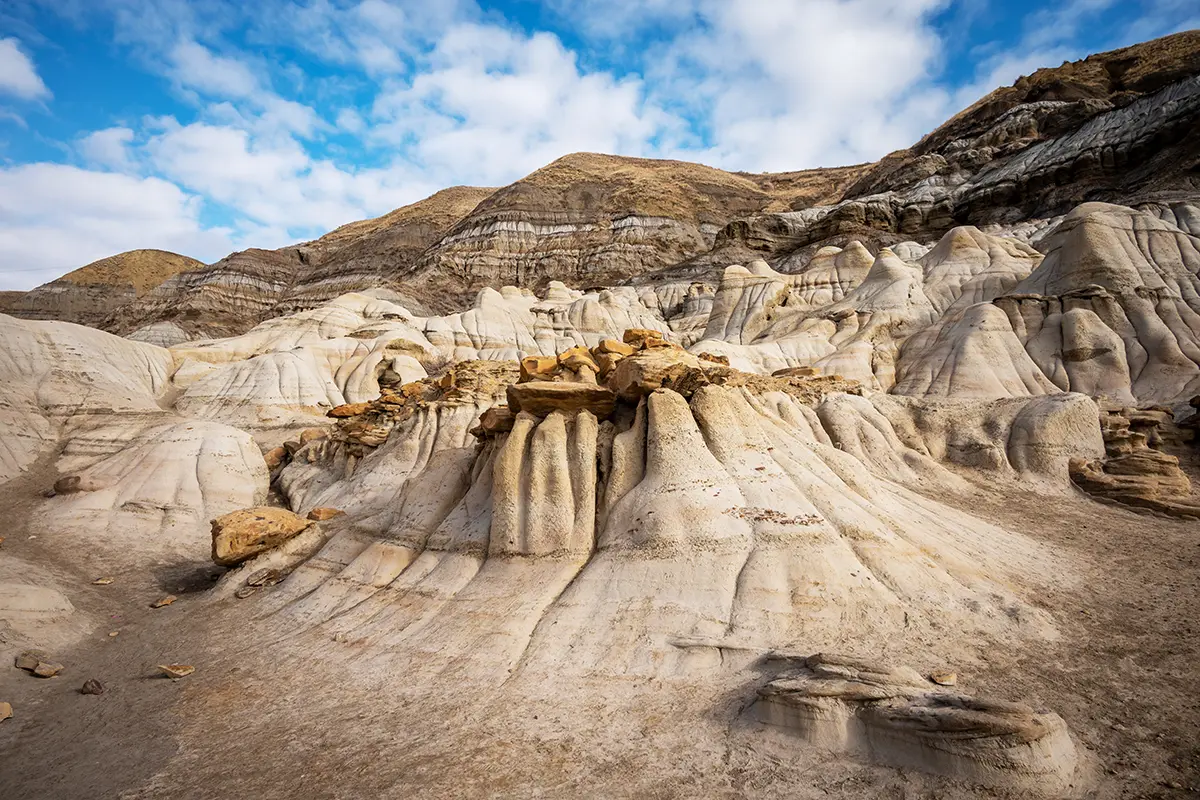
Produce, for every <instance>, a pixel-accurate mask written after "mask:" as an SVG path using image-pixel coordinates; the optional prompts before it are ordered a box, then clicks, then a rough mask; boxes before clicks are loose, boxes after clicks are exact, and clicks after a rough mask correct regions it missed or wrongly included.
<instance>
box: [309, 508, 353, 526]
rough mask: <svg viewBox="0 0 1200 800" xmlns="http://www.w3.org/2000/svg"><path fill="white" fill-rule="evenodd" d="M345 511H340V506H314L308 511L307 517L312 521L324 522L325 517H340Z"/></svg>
mask: <svg viewBox="0 0 1200 800" xmlns="http://www.w3.org/2000/svg"><path fill="white" fill-rule="evenodd" d="M345 513H346V512H345V511H342V510H341V509H340V508H328V507H324V506H322V507H320V508H314V509H313V510H312V511H310V512H308V518H309V519H311V520H313V521H314V522H324V521H325V520H327V519H333V518H334V517H340V516H341V515H342V514H345Z"/></svg>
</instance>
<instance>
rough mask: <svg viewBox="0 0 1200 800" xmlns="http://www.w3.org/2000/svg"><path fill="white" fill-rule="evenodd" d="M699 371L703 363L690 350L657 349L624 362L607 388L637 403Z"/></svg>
mask: <svg viewBox="0 0 1200 800" xmlns="http://www.w3.org/2000/svg"><path fill="white" fill-rule="evenodd" d="M626 333H628V332H626ZM699 368H700V359H698V358H696V357H695V356H694V355H692V354H691V353H689V352H687V351H686V350H683V349H677V348H674V347H656V348H654V349H651V350H645V351H642V352H640V353H637V354H635V355H632V356H628V357H626V358H623V359H621V362H620V363H619V364H617V366H616V368H615V369H614V370H613V371H612V374H611V375H609V376H608V379H607V380H606V384H607V386H608V388H610V389H612V391H613V392H615V393H616V395H617V396H618V397H620V398H621V399H622V400H629V401H635V400H637V399H638V398H639V397H643V396H645V395H648V394H650V393H651V392H653V391H654V390H655V389H661V388H663V386H664V385H667V384H669V383H670V382H671V381H672V380H673V379H675V380H677V379H679V378H680V377H682V376H683V375H685V374H686V373H688V372H689V371H691V370H695V369H699Z"/></svg>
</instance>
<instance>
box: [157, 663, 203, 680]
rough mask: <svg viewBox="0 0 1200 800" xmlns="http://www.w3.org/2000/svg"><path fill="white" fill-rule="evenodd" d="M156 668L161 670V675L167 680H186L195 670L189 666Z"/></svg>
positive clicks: (173, 665)
mask: <svg viewBox="0 0 1200 800" xmlns="http://www.w3.org/2000/svg"><path fill="white" fill-rule="evenodd" d="M158 668H159V669H160V670H162V672H163V675H165V676H166V677H168V678H176V679H178V678H186V677H187V676H188V675H191V674H192V673H193V672H195V671H196V668H195V667H193V666H192V665H191V664H159V665H158Z"/></svg>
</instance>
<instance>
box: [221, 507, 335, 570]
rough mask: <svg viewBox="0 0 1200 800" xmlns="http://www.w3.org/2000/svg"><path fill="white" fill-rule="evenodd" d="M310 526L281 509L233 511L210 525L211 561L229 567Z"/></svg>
mask: <svg viewBox="0 0 1200 800" xmlns="http://www.w3.org/2000/svg"><path fill="white" fill-rule="evenodd" d="M311 524H312V522H311V521H309V520H306V519H301V518H300V517H299V516H297V515H296V514H293V513H292V512H291V511H288V510H287V509H284V508H271V507H269V506H261V507H259V508H248V509H243V510H241V511H233V512H231V513H229V514H226V515H224V516H222V517H218V518H217V519H214V520H213V522H212V537H213V543H212V558H213V561H215V562H216V563H218V564H220V565H221V566H223V567H232V566H234V565H236V564H240V563H242V562H243V561H245V560H247V559H249V558H252V557H254V556H256V555H258V554H259V553H263V552H266V551H267V550H270V549H271V548H273V547H278V546H279V545H281V544H283V543H284V542H286V541H287V540H289V539H291V538H292V537H293V536H295V535H297V534H298V533H300V532H301V531H303V530H304V529H305V528H307V527H308V526H309V525H311Z"/></svg>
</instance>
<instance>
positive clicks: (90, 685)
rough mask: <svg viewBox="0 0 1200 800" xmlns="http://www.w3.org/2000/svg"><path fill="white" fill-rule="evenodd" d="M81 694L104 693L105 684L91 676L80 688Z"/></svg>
mask: <svg viewBox="0 0 1200 800" xmlns="http://www.w3.org/2000/svg"><path fill="white" fill-rule="evenodd" d="M79 693H80V694H104V684H103V683H101V682H100V681H98V680H95V679H94V678H89V679H88V680H86V681H84V682H83V686H81V687H80V688H79Z"/></svg>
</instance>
